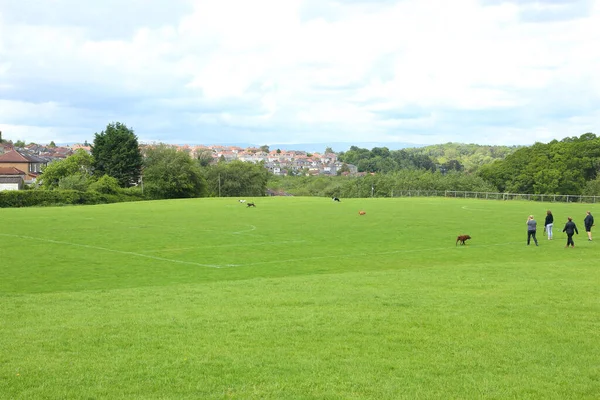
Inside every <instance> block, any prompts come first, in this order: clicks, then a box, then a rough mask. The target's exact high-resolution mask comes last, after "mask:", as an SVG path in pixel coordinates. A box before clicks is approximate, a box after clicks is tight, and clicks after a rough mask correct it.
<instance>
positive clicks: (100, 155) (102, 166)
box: [92, 122, 143, 187]
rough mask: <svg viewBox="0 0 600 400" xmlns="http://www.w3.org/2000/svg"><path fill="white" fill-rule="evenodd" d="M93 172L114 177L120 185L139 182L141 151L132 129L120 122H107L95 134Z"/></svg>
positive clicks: (125, 185) (131, 184) (126, 185)
mask: <svg viewBox="0 0 600 400" xmlns="http://www.w3.org/2000/svg"><path fill="white" fill-rule="evenodd" d="M92 155H93V156H94V174H95V175H97V176H99V177H100V176H103V175H105V174H106V175H108V176H112V177H113V178H116V179H117V181H119V185H120V186H121V187H129V186H133V185H135V184H137V183H138V182H139V178H140V174H141V170H142V163H143V161H142V153H141V151H140V147H139V144H138V139H137V136H136V135H135V134H134V132H133V130H132V129H130V128H128V127H127V126H126V125H125V124H122V123H120V122H116V123H111V124H108V125H107V127H106V129H105V130H103V131H102V132H100V133H96V134H95V138H94V144H93V145H92Z"/></svg>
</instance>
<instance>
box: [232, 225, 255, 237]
mask: <svg viewBox="0 0 600 400" xmlns="http://www.w3.org/2000/svg"><path fill="white" fill-rule="evenodd" d="M250 227H251V228H250V229H244V230H242V231H237V232H231V233H232V234H233V235H239V234H241V233H246V232H252V231H255V230H256V227H255V226H254V225H250Z"/></svg>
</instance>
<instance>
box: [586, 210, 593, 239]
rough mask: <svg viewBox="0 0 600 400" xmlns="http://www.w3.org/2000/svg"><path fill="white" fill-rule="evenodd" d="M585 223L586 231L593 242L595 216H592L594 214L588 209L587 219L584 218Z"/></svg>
mask: <svg viewBox="0 0 600 400" xmlns="http://www.w3.org/2000/svg"><path fill="white" fill-rule="evenodd" d="M583 224H584V225H585V231H586V232H587V235H588V240H589V241H590V242H591V241H592V226H594V217H593V216H592V214H591V213H590V212H589V211H587V212H586V213H585V219H584V220H583Z"/></svg>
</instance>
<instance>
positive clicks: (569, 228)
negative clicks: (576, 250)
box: [563, 217, 579, 247]
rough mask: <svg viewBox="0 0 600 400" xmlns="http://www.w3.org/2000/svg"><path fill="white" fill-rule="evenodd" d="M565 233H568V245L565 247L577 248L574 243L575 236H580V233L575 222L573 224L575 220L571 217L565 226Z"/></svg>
mask: <svg viewBox="0 0 600 400" xmlns="http://www.w3.org/2000/svg"><path fill="white" fill-rule="evenodd" d="M563 232H566V233H567V245H566V246H565V247H569V245H571V247H575V242H573V234H574V233H576V234H578V235H579V231H578V230H577V226H576V225H575V222H573V218H571V217H569V218H568V221H567V223H566V224H565V229H563Z"/></svg>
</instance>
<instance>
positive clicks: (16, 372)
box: [0, 197, 600, 399]
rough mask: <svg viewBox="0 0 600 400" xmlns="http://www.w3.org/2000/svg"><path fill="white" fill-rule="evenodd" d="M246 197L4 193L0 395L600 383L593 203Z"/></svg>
mask: <svg viewBox="0 0 600 400" xmlns="http://www.w3.org/2000/svg"><path fill="white" fill-rule="evenodd" d="M254 200H256V205H257V207H256V208H248V207H246V206H245V205H242V204H240V203H238V202H237V199H190V200H176V201H158V202H141V203H125V204H111V205H100V206H86V207H57V208H29V209H0V398H7V399H58V398H60V399H100V398H106V399H120V398H123V399H125V398H127V399H131V398H139V399H225V398H237V399H288V398H289V399H399V398H407V399H417V398H423V399H430V398H440V399H451V398H452V399H465V398H486V399H488V398H489V399H506V398H514V399H528V398H531V399H597V398H598V393H600V351H599V344H600V260H599V257H598V254H599V249H600V247H598V246H599V242H600V230H598V232H597V233H598V236H597V240H598V241H599V242H596V241H592V242H588V240H587V237H586V234H585V232H584V229H583V218H584V216H585V211H586V210H587V209H590V210H591V211H592V214H594V213H595V210H596V208H597V207H598V206H596V205H583V204H549V203H535V202H517V201H508V202H503V201H495V200H489V201H486V200H469V199H443V198H399V199H342V202H341V203H335V202H332V201H331V199H325V198H302V197H300V198H295V197H285V198H283V197H275V198H257V199H254ZM548 208H550V209H552V211H553V213H554V216H555V227H554V231H555V233H554V240H552V241H549V240H547V239H546V237H545V236H544V235H543V234H542V228H543V221H544V216H545V212H546V210H547V209H548ZM359 210H365V211H366V215H364V216H359V215H358V211H359ZM529 214H534V216H535V217H536V220H537V221H538V226H539V228H540V229H539V230H538V240H539V243H540V245H539V247H536V246H533V245H532V246H526V245H525V241H526V236H527V235H526V219H527V216H528V215H529ZM597 214H598V216H600V211H598V212H597ZM567 216H572V217H573V218H574V221H575V222H576V223H577V224H578V228H579V229H580V234H579V235H578V236H575V246H576V247H575V248H574V249H570V248H569V249H566V248H565V247H564V246H565V244H566V235H565V234H563V233H561V231H562V228H563V226H564V223H565V222H566V218H567ZM596 218H598V217H596ZM459 234H469V235H471V236H472V237H473V239H472V240H470V241H468V242H467V243H468V244H467V245H466V246H456V245H455V240H456V236H457V235H459Z"/></svg>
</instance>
